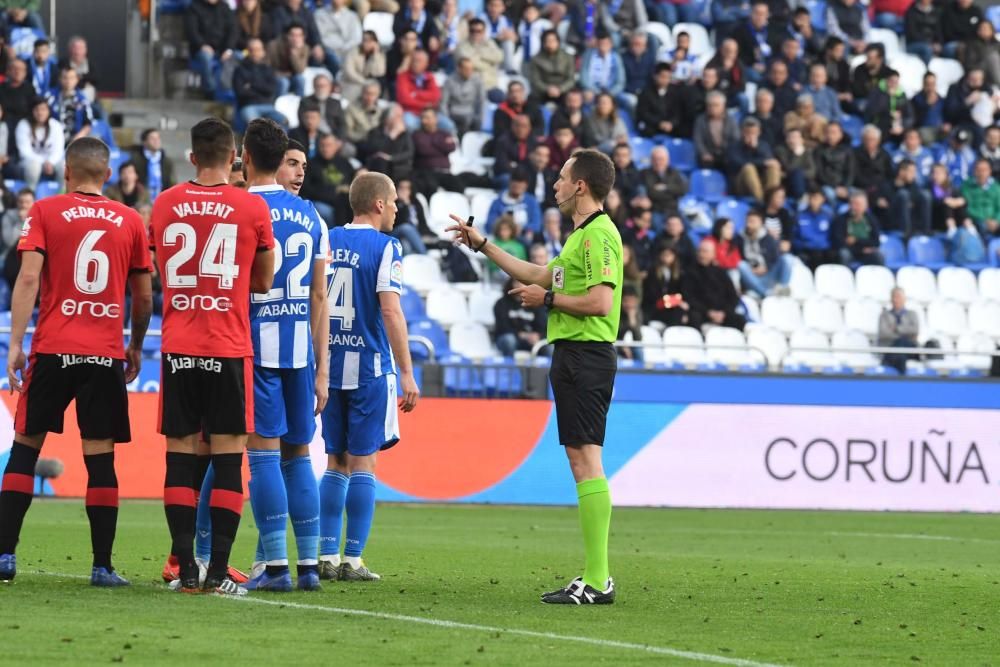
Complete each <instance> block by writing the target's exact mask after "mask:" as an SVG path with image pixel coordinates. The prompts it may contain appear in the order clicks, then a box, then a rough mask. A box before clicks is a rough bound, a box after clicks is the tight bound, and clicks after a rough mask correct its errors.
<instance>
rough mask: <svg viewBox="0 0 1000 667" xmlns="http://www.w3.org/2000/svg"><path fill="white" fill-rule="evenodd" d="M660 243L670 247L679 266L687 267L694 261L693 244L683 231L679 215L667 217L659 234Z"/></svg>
mask: <svg viewBox="0 0 1000 667" xmlns="http://www.w3.org/2000/svg"><path fill="white" fill-rule="evenodd" d="M660 243H661V244H663V243H669V244H670V245H672V246H673V248H674V252H676V253H677V257H679V258H680V260H681V264H683V265H685V266H687V265H688V264H690V263H691V262H693V261H694V255H695V249H694V242H692V241H691V237H690V236H688V234H687V232H686V231H685V230H684V220H683V218H681V216H680V215H679V214H676V215H668V216H667V224H666V226H665V227H664V229H663V232H662V233H661V234H660Z"/></svg>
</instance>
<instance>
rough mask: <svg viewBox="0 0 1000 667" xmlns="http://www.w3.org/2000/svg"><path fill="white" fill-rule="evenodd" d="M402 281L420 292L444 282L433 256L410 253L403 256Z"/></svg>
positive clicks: (422, 292)
mask: <svg viewBox="0 0 1000 667" xmlns="http://www.w3.org/2000/svg"><path fill="white" fill-rule="evenodd" d="M403 283H404V284H405V285H407V286H409V287H412V288H413V289H415V290H417V291H418V292H420V293H421V294H426V293H427V292H429V291H430V290H431V289H432V288H434V287H437V286H438V285H443V284H445V279H444V276H443V275H441V265H440V264H438V261H437V260H436V259H434V258H433V257H429V256H427V255H417V254H410V255H406V256H404V257H403Z"/></svg>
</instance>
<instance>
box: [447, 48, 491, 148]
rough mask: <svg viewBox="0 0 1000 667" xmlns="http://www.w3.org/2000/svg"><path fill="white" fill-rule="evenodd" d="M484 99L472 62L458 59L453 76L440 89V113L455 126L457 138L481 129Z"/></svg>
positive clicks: (481, 84) (483, 92)
mask: <svg viewBox="0 0 1000 667" xmlns="http://www.w3.org/2000/svg"><path fill="white" fill-rule="evenodd" d="M485 97H486V95H485V91H484V89H483V82H482V79H480V77H479V74H478V73H477V72H476V70H475V69H474V68H473V65H472V60H470V59H469V58H466V57H462V58H459V59H458V66H457V67H456V68H455V72H454V74H452V75H451V76H449V77H448V80H447V81H445V83H444V86H443V87H442V88H441V111H442V112H443V113H444V114H445V115H446V116H448V117H449V118H450V119H451V121H452V122H453V123H454V124H455V129H456V130H457V131H458V134H459V136H461V135H463V134H465V133H466V132H468V131H470V130H478V129H479V128H480V127H482V125H483V106H484V100H485Z"/></svg>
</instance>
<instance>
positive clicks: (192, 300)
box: [170, 294, 233, 313]
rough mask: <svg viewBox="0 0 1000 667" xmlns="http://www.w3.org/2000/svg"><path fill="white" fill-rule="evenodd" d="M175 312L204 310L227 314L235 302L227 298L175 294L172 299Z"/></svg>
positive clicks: (171, 303)
mask: <svg viewBox="0 0 1000 667" xmlns="http://www.w3.org/2000/svg"><path fill="white" fill-rule="evenodd" d="M170 305H171V306H172V307H173V309H174V310H204V311H218V312H220V313H227V312H229V311H230V310H232V308H233V302H232V301H230V300H229V297H227V296H208V295H206V294H174V295H173V296H172V297H171V298H170Z"/></svg>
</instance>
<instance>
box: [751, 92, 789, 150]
mask: <svg viewBox="0 0 1000 667" xmlns="http://www.w3.org/2000/svg"><path fill="white" fill-rule="evenodd" d="M755 97H756V101H755V104H756V108H755V109H754V112H753V113H752V114H750V116H751V117H753V118H756V119H757V121H758V122H759V123H760V138H761V139H762V140H763V141H766V142H767V143H768V145H770V146H778V145H780V144H781V142H782V141H783V140H784V136H785V130H784V119H783V118H781V117H780V116H778V114H776V113H774V93H772V92H771V91H770V90H768V89H767V88H758V89H757V94H756V96H755Z"/></svg>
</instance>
